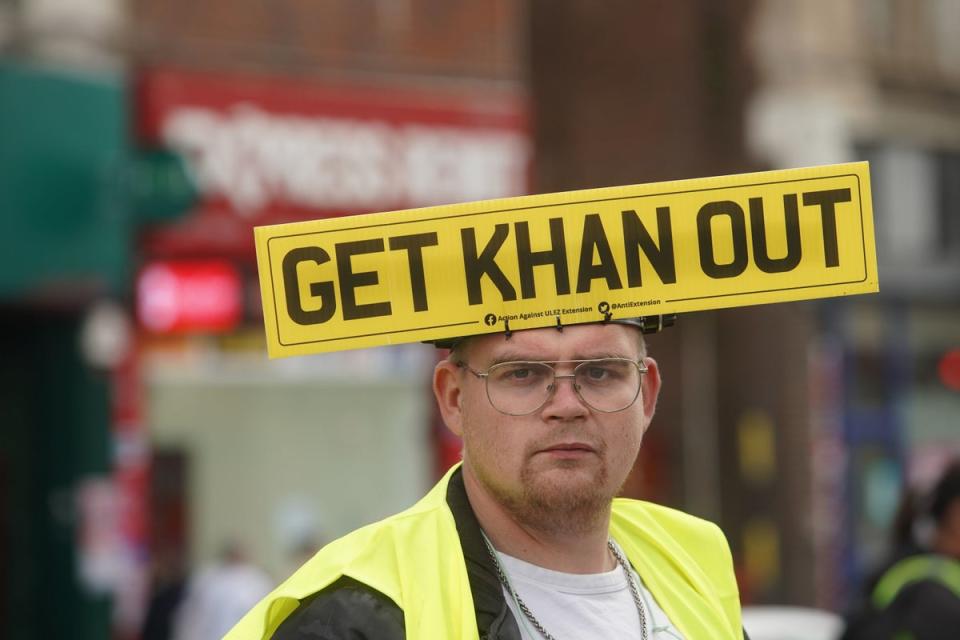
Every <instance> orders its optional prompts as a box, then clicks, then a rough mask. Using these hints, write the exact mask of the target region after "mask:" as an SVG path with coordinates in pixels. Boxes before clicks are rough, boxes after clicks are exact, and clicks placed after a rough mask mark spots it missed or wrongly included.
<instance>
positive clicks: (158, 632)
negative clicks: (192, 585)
mask: <svg viewBox="0 0 960 640" xmlns="http://www.w3.org/2000/svg"><path fill="white" fill-rule="evenodd" d="M181 555H182V554H181V553H180V552H179V550H175V549H170V548H164V549H159V550H158V551H157V552H156V553H155V554H154V559H153V566H152V567H151V576H150V599H149V602H148V604H147V613H146V616H145V617H144V621H143V628H142V629H141V631H140V638H141V640H171V638H172V637H173V622H174V616H175V615H176V612H177V610H178V609H179V607H180V602H181V601H182V600H183V593H184V591H185V590H186V584H187V575H186V573H187V572H186V568H185V566H184V563H183V560H182V557H181Z"/></svg>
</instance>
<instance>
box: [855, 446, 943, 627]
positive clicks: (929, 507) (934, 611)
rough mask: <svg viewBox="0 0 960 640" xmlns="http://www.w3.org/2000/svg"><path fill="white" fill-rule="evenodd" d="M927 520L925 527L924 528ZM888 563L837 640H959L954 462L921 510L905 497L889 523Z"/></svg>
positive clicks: (913, 499)
mask: <svg viewBox="0 0 960 640" xmlns="http://www.w3.org/2000/svg"><path fill="white" fill-rule="evenodd" d="M927 518H929V524H930V525H931V526H928V527H924V521H925V519H927ZM893 530H894V537H893V542H894V545H893V547H894V548H893V560H892V562H890V563H888V566H887V567H886V568H885V569H884V570H883V571H881V572H880V573H879V574H878V576H877V577H875V578H874V579H872V580H869V581H868V582H867V588H866V589H865V592H864V598H863V601H862V602H861V603H859V604H858V606H857V607H856V611H855V612H854V613H853V614H852V615H851V616H850V618H849V621H848V624H847V628H846V631H845V632H844V634H843V636H842V640H955V639H956V638H958V637H960V460H956V461H954V462H953V463H951V464H950V465H948V466H947V468H946V469H945V470H944V472H943V474H942V476H941V477H940V479H939V480H938V481H937V483H936V485H935V486H934V488H933V491H932V493H931V495H930V496H929V498H928V500H927V501H926V503H925V504H924V502H923V501H922V500H918V499H917V497H916V496H915V495H913V494H911V493H906V494H905V496H904V500H903V502H902V504H901V509H900V513H899V514H898V517H897V519H896V521H895V523H894V528H893Z"/></svg>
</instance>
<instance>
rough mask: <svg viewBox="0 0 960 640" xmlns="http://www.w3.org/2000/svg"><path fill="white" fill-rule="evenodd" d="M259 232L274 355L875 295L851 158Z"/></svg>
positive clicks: (864, 191)
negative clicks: (819, 164)
mask: <svg viewBox="0 0 960 640" xmlns="http://www.w3.org/2000/svg"><path fill="white" fill-rule="evenodd" d="M255 235H256V246H257V262H258V266H259V271H260V287H261V293H262V296H263V310H264V321H265V324H266V331H267V340H268V345H269V353H270V356H271V357H279V356H288V355H295V354H306V353H319V352H324V351H336V350H341V349H354V348H360V347H372V346H377V345H386V344H396V343H401V342H415V341H423V340H438V339H443V338H450V337H456V336H463V335H474V334H480V333H488V332H493V331H503V330H504V328H505V326H506V325H509V328H510V329H511V330H519V329H529V328H534V327H542V326H555V325H556V324H557V322H558V321H559V322H560V323H561V324H572V323H581V322H591V321H596V320H602V319H604V318H605V317H607V318H610V317H613V318H618V317H633V316H642V315H651V314H662V313H676V312H685V311H697V310H703V309H716V308H721V307H734V306H743V305H753V304H763V303H769V302H783V301H789V300H803V299H809V298H822V297H828V296H841V295H849V294H855V293H867V292H873V291H877V288H878V283H877V266H876V254H875V249H874V238H873V214H872V207H871V199H870V177H869V170H868V166H867V163H865V162H859V163H850V164H840V165H832V166H823V167H812V168H805V169H791V170H784V171H768V172H763V173H750V174H742V175H734V176H723V177H714V178H702V179H696V180H680V181H674V182H662V183H654V184H645V185H635V186H625V187H609V188H603V189H592V190H586V191H571V192H565V193H551V194H545V195H534V196H523V197H518V198H509V199H502V200H488V201H482V202H470V203H464V204H455V205H449V206H440V207H429V208H424V209H411V210H407V211H393V212H388V213H374V214H368V215H362V216H352V217H345V218H332V219H324V220H317V221H312V222H298V223H292V224H282V225H273V226H268V227H258V228H257V229H256V230H255Z"/></svg>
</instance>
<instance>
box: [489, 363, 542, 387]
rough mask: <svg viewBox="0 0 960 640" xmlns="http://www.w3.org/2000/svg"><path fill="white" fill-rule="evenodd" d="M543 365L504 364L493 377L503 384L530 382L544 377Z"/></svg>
mask: <svg viewBox="0 0 960 640" xmlns="http://www.w3.org/2000/svg"><path fill="white" fill-rule="evenodd" d="M544 375H545V374H544V371H543V367H537V366H535V365H530V364H516V365H509V366H505V367H503V368H502V370H500V371H499V372H498V373H497V375H496V376H495V379H496V380H498V381H499V382H501V383H503V384H515V385H519V384H524V385H525V384H532V383H534V382H537V381H539V380H542V379H543V377H544Z"/></svg>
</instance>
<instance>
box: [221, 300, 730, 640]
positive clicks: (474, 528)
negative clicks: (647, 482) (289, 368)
mask: <svg viewBox="0 0 960 640" xmlns="http://www.w3.org/2000/svg"><path fill="white" fill-rule="evenodd" d="M651 321H652V322H651ZM661 324H662V320H661V318H660V317H659V316H654V317H652V318H646V319H634V320H622V321H617V320H610V321H608V322H603V323H590V324H581V325H573V326H566V327H557V328H553V327H550V328H544V329H530V330H525V331H515V332H506V333H498V334H488V335H481V336H473V337H468V338H464V339H461V340H459V341H455V343H454V344H452V345H450V346H452V349H451V351H450V355H449V357H448V358H446V359H445V360H443V361H441V362H440V363H439V364H438V365H437V367H436V369H435V371H434V380H433V387H434V394H435V396H436V400H437V403H438V405H439V409H440V413H441V415H442V416H443V419H444V422H445V423H446V424H447V426H448V427H449V428H450V429H451V430H452V431H453V432H454V433H456V434H457V435H459V436H461V437H462V438H463V443H464V444H463V462H462V464H458V465H455V466H454V467H453V468H452V469H451V470H450V471H449V472H448V473H447V474H446V476H445V477H444V478H443V479H442V480H441V481H440V483H439V484H438V485H437V486H436V487H435V488H434V489H433V490H432V491H431V492H430V493H429V494H427V496H426V497H425V498H423V499H422V500H421V501H420V502H419V503H418V504H416V505H415V506H414V507H412V508H411V509H409V510H407V511H405V512H403V513H401V514H398V515H396V516H393V517H391V518H387V519H386V520H383V521H381V522H379V523H376V524H373V525H370V526H368V527H364V528H362V529H359V530H358V531H355V532H353V533H351V534H348V535H347V536H345V537H343V538H341V539H339V540H336V541H334V542H332V543H331V544H329V545H327V546H326V547H324V548H323V549H322V550H321V551H320V552H319V553H317V554H316V555H315V556H314V557H313V558H312V559H311V560H310V561H309V562H307V563H306V564H305V565H304V567H303V568H301V569H300V570H299V571H298V572H296V573H295V574H294V575H293V576H292V577H291V578H290V579H289V580H287V581H286V582H285V583H284V584H283V585H281V586H280V587H279V588H278V589H277V590H276V591H274V592H273V593H272V594H271V595H270V597H269V598H266V599H265V600H264V601H262V602H261V603H260V604H259V605H258V606H257V607H256V608H255V609H253V611H252V612H251V613H250V614H248V615H247V616H246V617H245V618H244V620H243V621H241V623H240V624H239V625H237V627H235V628H234V629H233V631H232V632H231V633H230V635H229V636H228V638H229V639H230V640H253V639H259V638H270V637H272V638H275V639H276V640H306V639H319V638H323V639H324V640H338V639H343V640H346V639H361V638H368V639H373V638H376V639H378V640H391V639H398V640H399V639H401V638H406V639H407V640H440V639H457V640H459V639H461V638H463V639H469V638H474V639H476V638H485V639H491V640H492V639H495V638H497V639H503V640H507V639H509V640H519V639H521V638H553V637H554V636H553V635H552V634H557V637H561V638H617V639H625V638H638V639H639V638H644V639H647V638H649V639H651V640H666V639H668V638H669V639H670V640H676V639H682V638H686V639H687V640H702V639H707V638H709V639H710V640H739V639H740V638H742V637H743V631H742V628H741V623H740V602H739V598H738V595H737V585H736V581H735V579H734V574H733V563H732V561H731V556H730V550H729V548H728V546H727V542H726V540H725V539H724V536H723V533H722V532H721V531H720V529H718V528H717V527H716V526H715V525H713V524H711V523H708V522H705V521H702V520H699V519H697V518H694V517H693V516H690V515H687V514H684V513H681V512H678V511H674V510H672V509H668V508H666V507H662V506H658V505H654V504H650V503H645V502H640V501H636V500H627V499H616V500H615V499H614V497H615V496H616V494H617V493H618V492H619V491H620V487H621V486H622V485H623V483H624V481H625V480H626V478H627V474H628V473H629V472H630V470H631V468H632V467H633V464H634V461H635V460H636V457H637V453H638V451H639V449H640V443H641V440H642V438H643V434H644V432H645V431H646V429H647V427H648V426H649V424H650V421H651V419H652V418H653V414H654V409H655V407H656V402H657V395H658V393H659V390H660V375H659V372H658V367H657V363H656V361H655V360H653V358H650V357H648V356H647V354H646V345H645V342H644V338H643V335H642V333H641V328H642V327H644V326H645V327H647V328H648V329H649V327H650V326H651V325H652V327H654V328H659V326H660V325H661ZM654 330H655V329H654ZM344 481H345V482H350V481H351V480H350V479H345V480H344Z"/></svg>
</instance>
